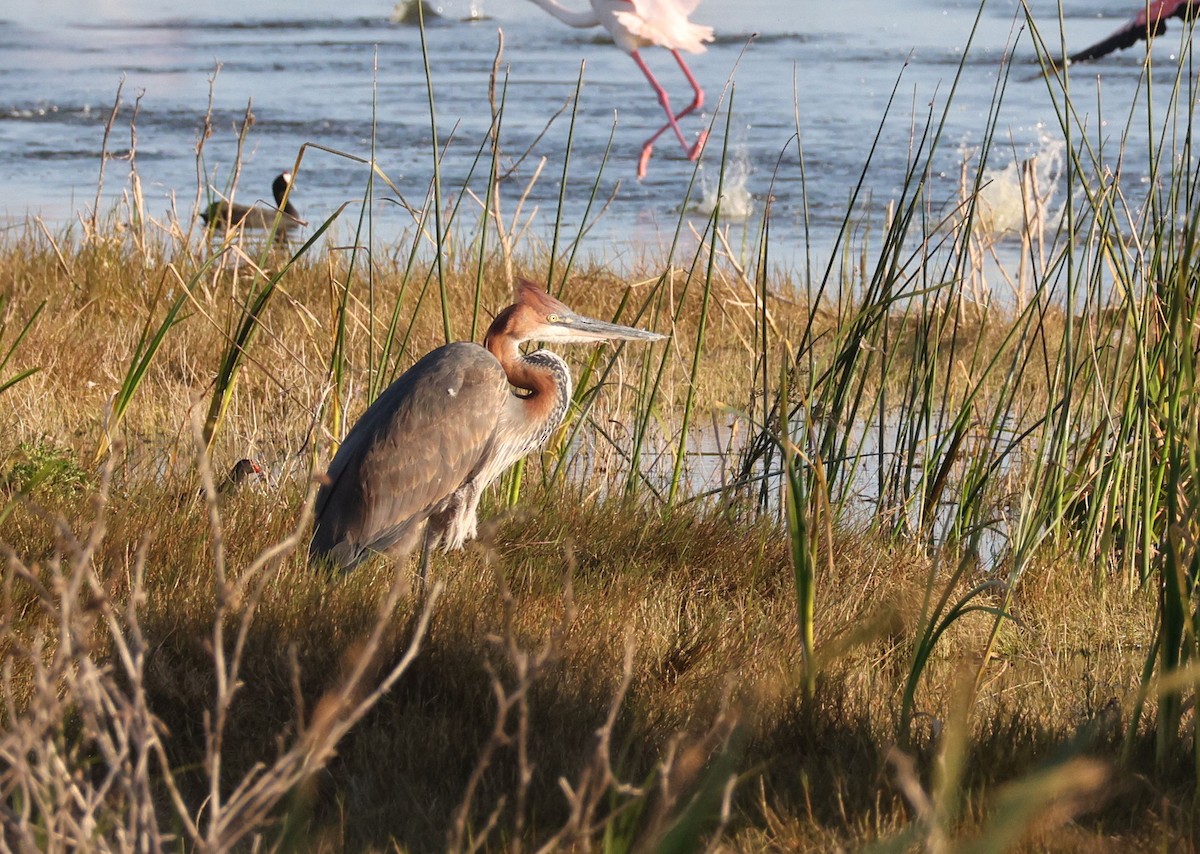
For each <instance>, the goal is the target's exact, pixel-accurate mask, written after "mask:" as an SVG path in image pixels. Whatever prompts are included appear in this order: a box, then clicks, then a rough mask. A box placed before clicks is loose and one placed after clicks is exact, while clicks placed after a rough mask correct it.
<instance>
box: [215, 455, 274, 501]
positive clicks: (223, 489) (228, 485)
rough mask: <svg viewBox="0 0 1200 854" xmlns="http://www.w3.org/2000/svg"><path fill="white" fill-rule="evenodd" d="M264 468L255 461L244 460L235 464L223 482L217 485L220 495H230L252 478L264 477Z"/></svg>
mask: <svg viewBox="0 0 1200 854" xmlns="http://www.w3.org/2000/svg"><path fill="white" fill-rule="evenodd" d="M262 474H263V470H262V466H260V465H259V464H258V463H256V462H255V461H254V460H250V459H246V458H244V457H243V458H242V459H240V460H238V461H237V462H236V463H234V464H233V467H232V468H230V469H229V471H228V472H227V473H226V474H225V477H224V478H222V480H221V482H220V483H219V484H217V494H218V495H229V494H230V493H233V492H236V491H237V490H238V488H239V487H241V486H242V484H244V483H245V482H246V481H248V480H250V479H251V478H258V477H262Z"/></svg>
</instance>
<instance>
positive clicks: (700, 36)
mask: <svg viewBox="0 0 1200 854" xmlns="http://www.w3.org/2000/svg"><path fill="white" fill-rule="evenodd" d="M532 2H534V3H536V4H537V5H538V6H541V7H542V8H543V9H545V10H546V11H547V12H549V13H550V14H551V15H553V16H554V17H556V18H558V20H560V21H562V22H563V23H564V24H566V25H567V26H568V27H580V28H583V27H604V29H606V30H608V33H609V35H611V36H612V39H613V41H614V42H615V43H616V45H617V47H619V48H621V50H623V51H625V52H626V53H627V54H629V55H630V56H631V57H633V61H634V62H635V63H637V67H638V68H640V69H641V70H642V73H643V74H645V75H646V79H647V80H649V81H650V86H651V87H652V88H653V89H654V94H655V95H657V96H658V103H659V104H661V105H662V108H663V110H665V111H666V114H667V123H666V124H665V125H663V126H662V127H661V128H659V129H658V131H656V132H655V134H654V135H653V136H651V137H650V138H649V139H648V140H646V142H645V143H644V144H643V145H642V155H641V157H639V158H638V170H637V176H638V178H639V179H641V178H645V177H646V167H647V166H648V165H649V163H650V155H651V153H652V152H653V151H654V141H655V140H657V139H658V138H659V137H660V136H662V135H663V134H664V133H665V132H666V131H668V130H673V131H675V136H676V138H677V139H678V140H679V144H680V145H681V146H683V153H684V155H685V156H686V157H687V159H688V160H695V159H696V158H697V157H699V156H700V153H701V152H702V151H704V143H705V141H706V140H707V139H708V131H707V130H705V131H701V133H700V136H699V138H698V139H697V140H696V142H695V144H693V145H691V146H689V145H688V143H687V139H685V138H684V135H683V131H682V130H681V129H680V127H679V120H680V119H682V118H683V117H684V116H686V115H688V114H689V113H692V112H694V111H696V110H698V109H700V108H701V107H703V106H704V90H703V89H701V88H700V84H699V83H697V82H696V78H695V76H694V75H693V74H692V70H691V69H690V68H688V66H687V63H686V62H684V61H683V57H682V56H681V55H680V53H679V51H681V50H686V51H688V52H689V53H703V52H704V51H705V47H704V43H705V42H710V41H712V40H713V29H712V27H705V26H701V25H700V24H693V23H692V22H691V21H689V20H688V15H690V14H691V13H692V12H694V11H695V10H696V7H697V6H699V5H700V0H591V4H592V9H591V11H590V12H576V11H574V10H572V9H567V8H565V7H563V6H562V5H560V4H559V3H558V2H557V0H532ZM652 45H657V46H658V47H665V48H666V49H667V50H669V51H671V55H672V56H674V57H675V61H676V62H678V63H679V68H680V70H681V71H683V76H684V77H686V78H687V81H688V83H690V84H691V86H692V93H693V94H692V102H691V103H690V104H688V105H687V106H686V107H684V108H683V109H682V110H680V111H679V112H678V113H673V112H672V111H671V100H670V98H668V97H667V92H666V90H665V89H663V87H662V85H661V84H660V83H659V82H658V80H657V79H655V77H654V74H653V73H651V71H650V68H649V66H647V65H646V63H645V61H644V60H643V59H642V55H641V54H640V53H638V51H639V50H640V49H641V48H643V47H650V46H652Z"/></svg>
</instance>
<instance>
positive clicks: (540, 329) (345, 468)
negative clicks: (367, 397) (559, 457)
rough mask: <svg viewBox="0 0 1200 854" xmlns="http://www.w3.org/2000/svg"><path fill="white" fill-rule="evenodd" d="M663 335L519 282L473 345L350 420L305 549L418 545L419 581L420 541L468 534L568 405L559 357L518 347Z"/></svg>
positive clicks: (353, 558) (318, 553)
mask: <svg viewBox="0 0 1200 854" xmlns="http://www.w3.org/2000/svg"><path fill="white" fill-rule="evenodd" d="M664 337H666V336H663V335H659V334H658V333H655V332H645V331H643V330H640V329H632V328H630V327H628V326H618V325H616V324H613V323H606V322H604V321H602V320H593V319H591V318H588V317H583V316H581V315H578V314H576V313H575V312H573V311H572V310H571V309H569V308H567V306H565V305H563V304H562V303H561V302H559V301H558V300H556V299H555V298H554V297H552V296H550V295H549V294H547V293H546V292H545V291H543V290H542V289H541V288H539V287H538V286H537V285H536V284H535V283H533V282H530V281H526V280H522V281H521V282H520V284H519V285H518V287H517V295H516V301H515V302H514V303H513V304H512V305H510V306H508V307H507V308H506V309H504V310H503V311H501V312H500V313H499V314H498V315H496V319H495V320H494V321H492V325H491V327H489V328H488V331H487V335H486V337H485V338H484V342H483V346H482V347H481V346H479V345H478V344H473V343H470V342H458V343H455V344H447V345H446V346H444V347H439V348H437V349H436V350H433V351H432V352H430V353H428V354H426V355H425V357H424V358H422V359H421V360H420V361H419V362H417V363H416V364H415V365H413V366H412V367H411V368H410V369H409V370H408V371H407V372H405V373H404V375H403V376H401V377H400V378H399V379H397V380H396V381H395V382H394V383H392V384H391V385H390V386H389V387H388V388H387V389H386V390H385V391H384V392H383V394H381V395H380V396H379V398H378V399H377V400H376V401H375V402H374V403H373V404H371V406H370V407H369V408H368V409H367V411H366V412H365V413H363V416H362V417H361V418H359V419H358V422H357V423H356V424H355V425H354V427H352V428H351V430H350V432H349V433H348V434H347V435H346V439H345V441H343V442H342V446H341V447H340V448H339V449H338V452H337V454H335V455H334V457H333V461H332V462H331V463H330V464H329V469H328V471H327V473H326V478H327V479H326V481H325V484H324V485H323V486H322V487H321V490H320V492H319V493H318V494H317V506H316V528H315V531H314V532H313V539H312V544H311V546H310V548H309V558H310V559H311V560H312V561H314V562H322V561H324V562H327V563H329V564H332V565H333V566H335V567H337V568H339V569H342V570H349V569H353V568H354V567H355V566H356V565H358V564H359V563H360V562H362V561H363V560H366V559H367V558H369V557H370V556H371V555H373V554H378V553H383V554H387V555H391V556H392V557H394V558H402V557H403V556H405V555H407V554H409V553H410V552H412V551H413V550H414V549H415V548H417V546H418V545H420V546H421V576H422V578H423V577H424V575H425V569H426V567H427V565H428V560H429V552H430V550H431V549H433V548H436V547H438V546H440V547H441V548H443V549H444V550H446V551H449V550H451V549H458V548H462V546H463V544H464V543H466V542H467V541H468V540H471V539H473V538H474V537H475V530H476V521H477V520H476V511H477V508H478V506H479V498H480V495H481V494H482V492H483V489H484V487H486V486H487V485H488V484H489V483H491V482H492V481H493V480H495V479H496V478H497V477H499V476H500V474H501V473H502V472H504V471H505V470H506V469H508V467H509V466H511V465H513V464H514V463H516V462H517V461H518V460H520V459H521V458H522V457H524V456H525V455H526V454H528V453H530V452H531V451H534V450H536V449H537V448H540V447H541V446H542V444H543V443H545V441H546V439H547V438H549V436H550V434H551V432H553V430H554V428H555V427H557V426H558V425H559V424H560V423H562V420H563V417H564V416H565V415H566V412H567V407H568V406H569V405H570V403H571V374H570V372H569V371H568V370H567V363H566V362H564V361H563V360H562V359H561V358H560V357H558V356H556V355H555V354H554V353H551V352H550V351H549V350H535V351H533V352H532V353H528V354H522V353H521V351H520V350H519V349H518V345H519V344H521V343H523V342H525V341H545V342H547V343H553V342H558V343H562V344H593V343H597V342H600V341H610V340H616V341H658V340H660V339H662V338H664Z"/></svg>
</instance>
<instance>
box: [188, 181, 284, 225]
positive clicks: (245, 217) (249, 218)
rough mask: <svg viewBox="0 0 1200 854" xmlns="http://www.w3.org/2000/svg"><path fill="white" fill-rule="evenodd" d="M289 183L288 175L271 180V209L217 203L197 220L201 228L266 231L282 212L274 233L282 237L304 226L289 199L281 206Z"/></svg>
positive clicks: (225, 202) (209, 207)
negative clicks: (273, 198) (273, 199)
mask: <svg viewBox="0 0 1200 854" xmlns="http://www.w3.org/2000/svg"><path fill="white" fill-rule="evenodd" d="M291 183H292V173H291V172H281V173H279V175H277V176H276V177H275V180H274V181H273V182H272V183H271V194H272V195H273V196H274V197H275V207H270V206H268V205H231V204H230V203H229V202H227V201H224V200H220V201H216V202H213V203H212V204H211V205H209V206H208V208H207V209H205V210H204V211H202V212H201V214H200V219H202V220H204V224H205V225H206V226H208V227H209V228H233V227H234V226H238V225H240V226H242V227H243V228H252V229H255V230H258V231H269V230H270V229H271V226H272V225H273V224H274V222H275V218H276V217H277V216H278V215H279V212H280V211H281V210H282V211H283V216H281V217H279V227H278V228H277V229H276V232H275V233H276V234H277V235H286V234H287V232H288V231H289V230H290V229H293V228H295V227H296V226H299V225H305V224H306V223H305V222H304V220H302V219H300V212H299V211H297V210H296V208H295V206H294V205H293V204H292V202H291V200H290V199H289V200H288V201H287V203H286V204H285V203H284V197H285V196H286V195H287V192H288V187H290V186H291Z"/></svg>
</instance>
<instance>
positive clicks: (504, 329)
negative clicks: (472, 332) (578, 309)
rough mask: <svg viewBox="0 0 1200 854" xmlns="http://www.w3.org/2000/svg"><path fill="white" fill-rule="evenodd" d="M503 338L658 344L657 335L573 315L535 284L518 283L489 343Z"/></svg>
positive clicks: (559, 341) (496, 323) (491, 331)
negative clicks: (513, 295)
mask: <svg viewBox="0 0 1200 854" xmlns="http://www.w3.org/2000/svg"><path fill="white" fill-rule="evenodd" d="M499 336H505V337H507V338H509V339H511V340H512V341H514V342H515V343H518V344H520V343H521V342H523V341H546V342H548V343H557V344H593V343H597V342H600V341H661V340H662V339H663V338H666V337H667V336H665V335H660V334H659V333H657V332H647V331H645V330H644V329H634V328H633V327H632V326H620V325H619V324H616V323H609V322H607V321H604V320H596V319H594V318H591V317H584V316H583V315H582V314H576V313H575V312H574V311H572V310H571V309H570V308H568V307H567V306H566V305H565V304H563V303H562V302H560V301H559V300H556V299H555V298H554V297H552V296H550V294H548V293H546V292H545V291H544V290H542V289H541V288H540V287H539V286H538V285H537V284H536V283H535V282H531V281H530V280H528V279H521V280H519V281H518V284H517V299H516V302H514V303H513V304H512V305H510V306H509V307H508V308H506V309H504V311H502V312H500V313H499V314H498V315H496V319H495V320H494V321H493V322H492V325H491V328H490V329H488V334H487V337H488V340H489V341H490V340H492V339H495V338H497V337H499Z"/></svg>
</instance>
